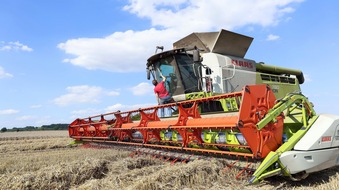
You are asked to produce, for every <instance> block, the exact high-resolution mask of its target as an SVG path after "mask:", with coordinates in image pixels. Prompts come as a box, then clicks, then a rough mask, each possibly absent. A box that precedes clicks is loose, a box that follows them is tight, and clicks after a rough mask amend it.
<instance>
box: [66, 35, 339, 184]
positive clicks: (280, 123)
mask: <svg viewBox="0 0 339 190" xmlns="http://www.w3.org/2000/svg"><path fill="white" fill-rule="evenodd" d="M252 40H253V38H251V37H248V36H244V35H241V34H236V33H233V32H230V31H226V30H221V31H220V32H207V33H192V34H190V35H188V36H186V37H185V38H183V39H181V40H179V41H177V42H175V43H174V48H173V49H172V50H169V51H162V52H160V53H156V54H155V55H153V56H151V57H150V58H149V59H148V60H147V64H146V68H147V71H148V72H147V74H148V76H147V78H148V79H151V76H152V78H153V79H155V80H158V81H160V80H161V79H160V77H161V76H166V82H165V85H166V88H167V90H168V91H169V93H170V94H171V95H172V96H173V98H174V100H175V101H176V102H175V103H168V104H164V105H156V106H151V107H147V108H140V109H137V110H130V111H116V112H111V113H105V114H99V115H95V116H90V117H87V118H78V119H76V120H74V121H73V122H72V123H71V124H70V125H69V128H68V130H69V136H70V137H71V138H73V139H75V140H77V141H81V142H83V143H101V144H115V145H122V146H132V147H140V148H135V154H138V155H139V154H141V155H143V154H152V155H153V157H157V158H161V159H164V160H171V161H172V163H174V162H176V161H179V160H180V161H182V162H188V161H193V160H195V159H201V157H206V156H207V157H210V156H213V157H218V158H222V159H229V160H230V162H229V163H228V164H227V168H231V167H237V168H239V169H240V172H239V174H238V175H237V177H238V176H239V175H242V174H244V173H247V174H249V175H250V176H252V177H251V178H250V180H249V183H255V182H258V181H260V180H262V179H264V178H267V177H271V176H275V175H281V176H286V177H289V178H290V179H292V180H302V179H304V178H305V177H307V176H308V174H309V173H312V172H317V171H321V170H324V169H327V168H329V167H333V166H336V165H339V148H338V147H339V116H335V115H329V114H320V115H317V114H316V113H315V111H314V109H313V105H312V104H311V103H310V102H309V101H308V98H306V97H305V96H304V95H302V94H301V92H300V84H302V83H303V82H304V76H303V73H302V72H301V71H300V70H296V69H289V68H283V67H277V66H273V65H267V64H264V63H262V62H255V61H253V60H250V59H245V58H244V56H245V54H246V52H247V50H248V48H249V46H250V44H251V42H252ZM158 49H161V50H163V47H158ZM170 107H176V108H177V110H178V113H177V114H176V116H172V117H168V118H160V117H159V116H158V110H159V109H162V108H170ZM135 116H139V117H135ZM135 118H139V119H135ZM244 161H245V162H244Z"/></svg>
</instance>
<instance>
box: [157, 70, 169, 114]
mask: <svg viewBox="0 0 339 190" xmlns="http://www.w3.org/2000/svg"><path fill="white" fill-rule="evenodd" d="M160 76H161V77H162V81H161V82H160V83H158V81H157V80H153V81H152V84H153V85H154V93H155V97H156V99H157V102H158V105H162V104H167V103H170V102H171V101H172V96H171V95H170V94H169V93H168V91H167V90H166V87H165V81H166V77H165V76H163V75H162V74H161V72H160ZM160 115H161V116H160V117H164V108H161V114H160Z"/></svg>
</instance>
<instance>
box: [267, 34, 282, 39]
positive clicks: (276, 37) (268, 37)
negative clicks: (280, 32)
mask: <svg viewBox="0 0 339 190" xmlns="http://www.w3.org/2000/svg"><path fill="white" fill-rule="evenodd" d="M279 39H280V36H277V35H273V34H270V35H268V36H267V38H266V40H267V41H275V40H279Z"/></svg>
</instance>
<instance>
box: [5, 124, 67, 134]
mask: <svg viewBox="0 0 339 190" xmlns="http://www.w3.org/2000/svg"><path fill="white" fill-rule="evenodd" d="M67 129H68V124H62V123H59V124H51V125H42V126H41V127H34V126H26V127H23V128H17V127H13V128H12V129H7V128H6V127H3V128H1V132H2V133H3V132H7V131H14V132H19V131H44V130H67Z"/></svg>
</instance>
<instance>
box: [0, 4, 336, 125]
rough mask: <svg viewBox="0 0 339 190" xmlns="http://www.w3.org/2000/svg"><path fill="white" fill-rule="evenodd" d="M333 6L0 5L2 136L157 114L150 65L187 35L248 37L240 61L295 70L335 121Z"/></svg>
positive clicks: (312, 98)
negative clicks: (137, 112) (126, 113)
mask: <svg viewBox="0 0 339 190" xmlns="http://www.w3.org/2000/svg"><path fill="white" fill-rule="evenodd" d="M338 10H339V1H336V0H327V1H311V0H308V1H307V0H304V1H303V0H275V1H270V0H265V1H264V0H243V1H231V0H221V1H220V0H171V1H168V0H156V1H155V0H132V1H123V0H99V1H98V0H58V1H45V0H0V87H1V91H0V92H1V93H0V127H7V128H12V127H25V126H41V125H47V124H51V123H70V122H72V121H73V120H74V119H75V118H77V117H87V116H89V115H92V114H99V113H105V112H110V111H116V110H128V109H134V108H139V107H144V106H148V105H154V104H155V103H156V102H155V98H154V95H153V92H152V86H151V83H150V81H148V80H146V72H145V64H146V59H147V58H148V57H149V56H151V55H152V54H153V53H154V51H155V47H156V46H157V45H163V46H165V49H170V48H171V46H172V43H173V42H174V41H176V40H178V39H180V38H182V37H184V36H186V35H188V34H190V33H192V32H206V31H219V30H220V29H222V28H223V29H227V30H231V31H234V32H238V33H241V34H245V35H248V36H251V37H254V41H253V43H252V46H251V47H250V48H249V51H248V52H247V55H246V58H248V59H253V60H255V61H257V62H259V61H263V62H265V63H267V64H273V65H277V66H282V67H289V68H295V69H300V70H302V71H303V72H304V74H305V76H306V82H305V83H304V84H303V85H302V92H303V93H304V94H305V95H306V96H307V97H309V99H310V101H312V102H313V103H314V105H315V107H314V108H315V110H316V111H317V113H332V114H337V115H339V88H338V82H339V79H338V78H337V77H338V75H339V74H338V69H339V60H338V55H339V35H338V34H339V22H338V18H339V11H338Z"/></svg>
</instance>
